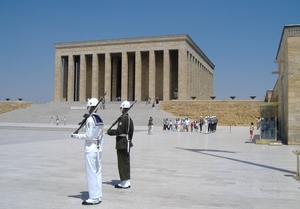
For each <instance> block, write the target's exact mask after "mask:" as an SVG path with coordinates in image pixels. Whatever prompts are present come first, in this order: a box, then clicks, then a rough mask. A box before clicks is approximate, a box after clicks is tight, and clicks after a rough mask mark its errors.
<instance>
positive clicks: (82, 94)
mask: <svg viewBox="0 0 300 209" xmlns="http://www.w3.org/2000/svg"><path fill="white" fill-rule="evenodd" d="M79 78H80V79H79V101H80V102H83V101H86V57H85V55H84V54H81V55H80V75H79Z"/></svg>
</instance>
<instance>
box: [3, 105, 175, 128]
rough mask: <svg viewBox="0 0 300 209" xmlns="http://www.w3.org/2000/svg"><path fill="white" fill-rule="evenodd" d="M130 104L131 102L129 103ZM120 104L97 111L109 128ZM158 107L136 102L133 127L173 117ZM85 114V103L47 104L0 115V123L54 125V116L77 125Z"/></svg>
mask: <svg viewBox="0 0 300 209" xmlns="http://www.w3.org/2000/svg"><path fill="white" fill-rule="evenodd" d="M130 103H131V104H132V102H130ZM119 107H120V102H115V101H113V102H106V109H99V110H98V114H99V115H100V116H101V117H102V119H103V121H104V123H105V125H107V126H110V125H111V124H112V123H113V122H115V120H116V119H117V118H118V117H119V116H120V115H121V112H120V108H119ZM158 107H159V105H156V106H155V110H153V109H152V107H151V105H149V104H148V105H146V102H137V103H136V104H135V105H134V107H132V109H131V110H130V112H129V114H130V116H131V118H132V119H133V121H134V123H135V125H138V126H144V125H145V126H147V123H148V119H149V117H150V116H152V117H153V118H154V125H155V126H157V125H159V126H160V125H162V121H163V119H164V118H169V119H170V118H171V119H172V120H174V119H175V118H176V116H173V115H171V114H169V113H167V112H164V111H162V110H159V109H158ZM85 113H87V110H86V103H85V102H65V103H49V104H33V105H32V106H30V107H28V108H26V109H18V110H15V111H12V112H7V113H4V114H0V122H2V123H5V122H8V123H48V124H49V123H50V118H51V117H53V119H54V123H55V119H56V116H58V117H59V119H60V124H63V118H64V116H65V117H66V119H67V124H78V122H80V121H82V119H83V115H84V114H85Z"/></svg>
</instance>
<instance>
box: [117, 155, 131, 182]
mask: <svg viewBox="0 0 300 209" xmlns="http://www.w3.org/2000/svg"><path fill="white" fill-rule="evenodd" d="M117 157H118V170H119V176H120V180H121V181H126V180H129V179H130V154H129V153H128V152H127V149H117Z"/></svg>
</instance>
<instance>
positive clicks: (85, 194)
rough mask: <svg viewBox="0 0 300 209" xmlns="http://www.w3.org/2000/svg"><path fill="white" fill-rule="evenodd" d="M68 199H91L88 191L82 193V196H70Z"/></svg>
mask: <svg viewBox="0 0 300 209" xmlns="http://www.w3.org/2000/svg"><path fill="white" fill-rule="evenodd" d="M68 197H73V198H78V199H82V200H86V199H88V198H89V192H88V191H83V192H80V194H78V195H69V196H68Z"/></svg>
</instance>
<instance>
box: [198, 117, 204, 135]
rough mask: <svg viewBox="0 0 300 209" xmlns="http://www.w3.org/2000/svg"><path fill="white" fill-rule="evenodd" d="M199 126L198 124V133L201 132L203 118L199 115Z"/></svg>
mask: <svg viewBox="0 0 300 209" xmlns="http://www.w3.org/2000/svg"><path fill="white" fill-rule="evenodd" d="M199 126H200V133H202V126H203V118H202V116H200V118H199Z"/></svg>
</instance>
